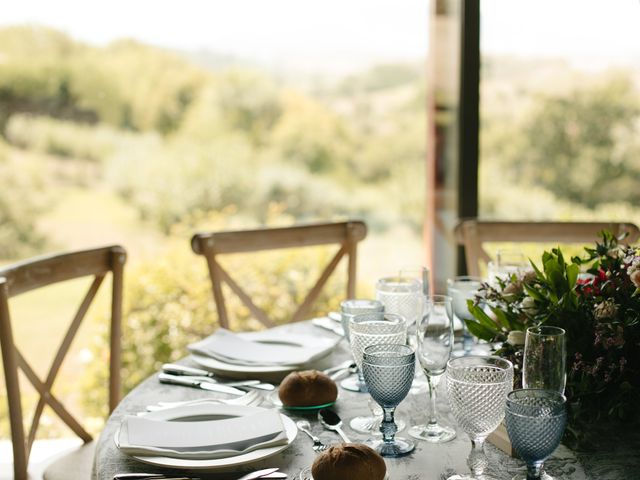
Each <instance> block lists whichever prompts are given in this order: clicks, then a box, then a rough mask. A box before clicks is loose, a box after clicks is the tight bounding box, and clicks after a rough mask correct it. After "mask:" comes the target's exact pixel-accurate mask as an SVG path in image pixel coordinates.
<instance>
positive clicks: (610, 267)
mask: <svg viewBox="0 0 640 480" xmlns="http://www.w3.org/2000/svg"><path fill="white" fill-rule="evenodd" d="M585 251H586V255H585V256H583V257H573V258H571V259H570V260H569V261H567V260H566V259H565V258H564V255H563V254H562V251H561V250H560V249H559V248H556V249H553V250H551V252H545V253H544V254H543V256H542V265H541V266H537V265H536V264H535V263H534V262H531V266H532V268H533V269H532V270H531V271H528V272H526V273H523V274H521V275H512V276H510V277H509V278H506V279H499V280H498V281H497V285H495V286H491V285H489V284H483V286H482V288H481V290H480V292H479V295H478V296H477V297H476V299H475V300H474V301H469V310H470V312H471V313H472V314H473V316H474V317H475V318H474V319H473V320H468V321H467V322H466V323H467V327H468V328H469V331H470V332H471V333H472V334H474V335H475V336H477V337H478V338H481V339H483V340H487V341H489V342H502V343H501V346H499V348H498V349H497V350H496V354H497V355H500V356H503V357H507V358H509V359H510V360H512V361H513V363H514V366H515V369H516V371H515V373H516V375H515V377H516V379H517V381H520V380H521V375H520V373H521V372H522V357H523V349H524V338H525V334H524V332H525V331H526V329H527V328H528V327H531V326H537V325H540V324H545V325H552V326H557V327H561V328H563V329H565V331H566V337H567V339H566V340H567V359H566V365H567V372H566V373H567V386H566V390H565V395H566V396H567V407H568V412H569V424H568V426H567V430H566V433H565V442H566V443H568V444H569V445H572V446H575V445H577V444H579V445H581V446H584V445H586V444H589V443H590V442H592V441H593V436H590V435H589V433H590V432H593V428H592V427H594V426H596V425H601V424H603V423H609V422H611V421H623V422H637V421H638V420H639V419H640V413H639V412H640V251H639V250H638V249H636V248H634V247H630V246H626V245H622V244H620V243H619V239H617V238H616V237H614V236H613V235H612V234H610V233H608V232H603V233H602V242H598V243H596V245H595V248H590V247H588V248H585Z"/></svg>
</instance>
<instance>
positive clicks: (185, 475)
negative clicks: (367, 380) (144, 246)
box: [113, 329, 351, 480]
mask: <svg viewBox="0 0 640 480" xmlns="http://www.w3.org/2000/svg"><path fill="white" fill-rule="evenodd" d="M339 341H340V338H338V337H336V338H324V337H319V336H316V335H310V334H306V335H305V334H293V333H291V334H289V333H283V332H280V333H278V334H274V333H273V332H268V331H267V332H255V333H246V334H235V333H232V332H229V331H227V330H223V329H220V330H218V331H217V332H216V333H215V334H213V335H211V336H210V337H207V338H206V339H204V340H202V341H200V342H197V343H195V344H192V345H190V346H189V350H190V352H191V354H192V355H191V357H190V359H191V360H193V362H195V364H197V365H198V366H199V367H201V368H194V367H192V366H188V365H182V364H171V363H169V364H164V365H163V366H162V371H161V372H160V373H159V374H158V377H157V378H158V381H159V382H160V383H162V384H165V385H175V386H176V388H177V387H178V386H182V387H190V388H194V389H199V390H202V391H203V395H205V396H203V397H201V398H198V399H191V400H187V401H184V400H177V399H175V398H174V399H171V398H168V395H167V397H165V398H163V399H162V400H161V401H158V403H156V404H153V405H147V406H146V408H145V410H144V411H142V412H137V413H136V414H132V415H128V416H125V417H124V418H123V419H122V421H121V423H120V426H119V428H118V429H117V431H116V433H115V437H114V441H115V444H116V447H117V448H118V449H119V450H120V452H121V453H123V454H125V455H128V456H130V457H132V458H134V459H136V460H138V461H140V462H143V463H146V464H150V465H156V466H158V467H162V468H171V469H176V473H175V474H167V473H156V474H153V473H152V474H149V473H126V472H123V473H118V474H116V475H115V476H114V477H113V480H194V479H196V478H203V477H205V475H204V474H201V472H207V473H219V472H222V471H224V472H231V471H233V470H235V469H236V467H237V470H238V471H240V472H243V470H244V472H246V471H247V466H248V465H250V464H251V463H254V462H258V461H262V460H264V459H266V458H268V457H270V456H272V455H276V454H278V453H279V452H282V451H283V450H285V449H286V448H288V447H289V445H291V443H292V442H293V440H294V439H295V438H296V435H297V432H298V426H296V424H295V423H294V422H293V420H291V419H290V418H289V417H288V416H287V415H285V414H284V413H283V412H282V410H281V409H278V408H273V407H271V408H263V407H260V406H259V405H261V404H263V403H265V404H269V405H270V406H271V405H273V404H277V402H273V401H271V402H269V400H270V398H275V397H273V395H277V394H276V387H275V386H274V385H273V384H272V383H269V382H267V381H264V379H265V378H266V379H271V378H274V377H272V376H271V374H277V375H279V376H282V375H286V374H288V373H290V372H295V371H300V370H305V369H309V368H312V366H313V365H314V362H316V361H317V360H319V359H322V358H324V357H326V356H327V355H328V354H330V353H331V352H332V351H333V349H334V348H335V346H336V345H337V343H338V342H339ZM350 363H351V362H347V363H344V364H341V365H338V366H337V367H336V368H334V369H331V370H330V372H329V373H333V374H343V373H345V372H346V373H348V372H349V369H350V367H351V365H350ZM205 392H206V393H205ZM209 393H211V395H209ZM182 398H184V396H183V397H182ZM172 400H173V401H172ZM327 418H328V420H327V423H326V425H325V426H326V428H328V429H331V430H335V431H336V432H338V433H339V434H340V435H342V436H343V438H344V439H345V441H348V439H346V437H344V433H343V432H342V431H341V429H340V425H341V422H337V423H336V420H335V418H333V417H327ZM309 431H310V430H309V429H307V432H309ZM341 432H342V433H341ZM244 472H243V473H244ZM238 475H241V474H240V473H239V474H238ZM263 478H264V479H275V478H280V479H283V478H287V474H286V473H285V472H281V471H279V469H278V468H266V469H261V470H256V471H254V472H251V473H248V474H245V475H244V476H241V477H239V478H237V479H236V480H257V479H263Z"/></svg>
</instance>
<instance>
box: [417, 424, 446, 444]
mask: <svg viewBox="0 0 640 480" xmlns="http://www.w3.org/2000/svg"><path fill="white" fill-rule="evenodd" d="M409 435H411V436H412V437H413V438H417V439H418V440H424V441H426V442H430V443H445V442H450V441H451V440H453V439H454V438H456V431H455V430H454V429H453V428H451V427H447V426H444V425H440V424H438V423H435V424H426V425H425V424H423V425H415V426H413V427H411V428H410V429H409Z"/></svg>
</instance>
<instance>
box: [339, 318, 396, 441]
mask: <svg viewBox="0 0 640 480" xmlns="http://www.w3.org/2000/svg"><path fill="white" fill-rule="evenodd" d="M349 330H350V332H351V342H350V344H351V351H352V353H353V358H354V360H355V361H356V365H357V366H358V369H359V371H360V372H361V374H362V373H363V372H362V356H363V352H364V349H365V347H367V346H369V345H375V344H378V343H389V344H402V343H406V340H407V322H406V320H405V319H404V317H402V316H400V315H394V314H384V313H381V312H369V313H359V314H356V315H353V316H351V318H350V319H349ZM363 380H364V377H363ZM366 391H368V386H367V388H366ZM371 410H372V411H371V415H360V416H357V417H354V418H352V419H351V420H350V421H349V426H350V427H351V428H352V429H353V430H355V431H357V432H361V433H369V434H372V435H375V434H376V433H377V432H379V428H380V422H381V418H380V417H378V416H376V415H375V413H376V412H375V409H374V408H371ZM402 428H404V424H403V425H402Z"/></svg>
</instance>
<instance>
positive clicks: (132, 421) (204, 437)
mask: <svg viewBox="0 0 640 480" xmlns="http://www.w3.org/2000/svg"><path fill="white" fill-rule="evenodd" d="M287 441H288V440H287V435H286V433H285V430H284V426H283V424H282V419H281V418H280V414H279V413H278V412H277V411H276V410H264V411H261V412H258V413H253V414H250V415H246V416H240V417H232V418H224V419H220V420H204V421H165V420H154V419H151V418H146V417H144V416H142V417H140V416H127V417H125V418H124V419H123V420H122V424H121V425H120V432H119V434H118V442H117V443H118V448H119V449H120V450H121V451H122V452H123V453H126V454H128V455H143V456H158V455H159V456H164V457H174V458H182V459H215V458H224V457H231V456H234V455H240V454H242V453H247V452H250V451H252V450H257V449H259V448H266V447H273V446H277V445H285V444H286V443H287Z"/></svg>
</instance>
